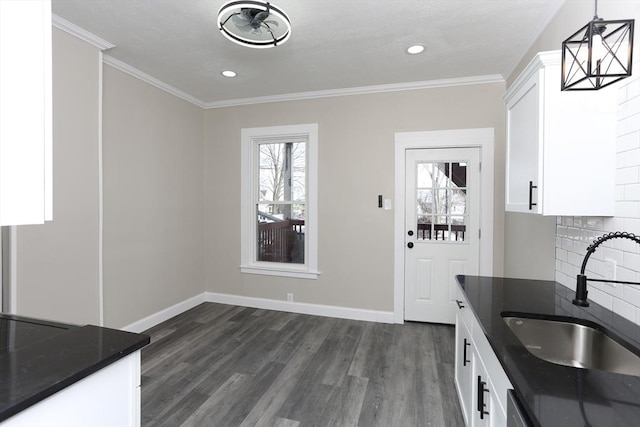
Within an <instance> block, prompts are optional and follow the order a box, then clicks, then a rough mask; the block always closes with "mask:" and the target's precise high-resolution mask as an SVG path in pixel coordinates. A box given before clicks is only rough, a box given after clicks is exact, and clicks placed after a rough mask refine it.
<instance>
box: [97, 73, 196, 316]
mask: <svg viewBox="0 0 640 427" xmlns="http://www.w3.org/2000/svg"><path fill="white" fill-rule="evenodd" d="M202 122H203V110H202V109H201V108H200V107H197V106H195V105H193V104H191V103H188V102H186V101H183V100H181V99H179V98H176V97H175V96H173V95H170V94H168V93H166V92H164V91H162V90H159V89H158V88H156V87H153V86H150V85H148V84H147V83H144V82H142V81H141V80H138V79H136V78H134V77H131V76H130V75H128V74H125V73H123V72H121V71H119V70H116V69H114V68H112V67H110V66H106V65H105V67H104V111H103V128H104V132H103V135H104V136H103V159H104V172H103V174H104V175H103V176H104V289H105V290H104V301H105V323H106V325H107V326H112V327H122V326H125V325H128V324H130V323H133V322H135V321H137V320H140V319H142V318H144V317H146V316H148V315H151V314H154V313H156V312H158V311H161V310H163V309H165V308H167V307H170V306H172V305H174V304H177V303H179V302H182V301H184V300H186V299H188V298H190V297H193V296H196V295H200V294H202V292H203V290H204V285H203V283H204V279H203V277H204V265H203V245H204V237H203V202H202V200H203V193H204V189H203V161H202V157H203V131H202Z"/></svg>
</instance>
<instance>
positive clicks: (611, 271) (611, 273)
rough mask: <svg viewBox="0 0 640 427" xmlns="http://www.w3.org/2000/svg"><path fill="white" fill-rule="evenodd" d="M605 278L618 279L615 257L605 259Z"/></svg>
mask: <svg viewBox="0 0 640 427" xmlns="http://www.w3.org/2000/svg"><path fill="white" fill-rule="evenodd" d="M604 265H605V277H604V278H605V279H607V280H616V265H617V263H616V260H615V259H608V258H607V259H605V260H604Z"/></svg>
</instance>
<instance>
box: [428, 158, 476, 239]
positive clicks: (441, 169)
mask: <svg viewBox="0 0 640 427" xmlns="http://www.w3.org/2000/svg"><path fill="white" fill-rule="evenodd" d="M416 177H417V187H416V200H417V204H416V209H417V212H416V214H417V215H416V218H417V222H418V223H417V227H416V229H417V230H418V235H417V240H430V241H441V242H464V241H465V233H466V227H467V223H468V219H469V216H468V212H467V190H468V188H467V163H466V162H461V161H458V162H444V161H442V162H422V163H418V164H417V165H416Z"/></svg>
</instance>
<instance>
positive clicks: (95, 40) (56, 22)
mask: <svg viewBox="0 0 640 427" xmlns="http://www.w3.org/2000/svg"><path fill="white" fill-rule="evenodd" d="M51 24H52V25H53V26H54V27H56V28H58V29H60V30H62V31H66V32H67V33H69V34H71V35H72V36H76V37H77V38H79V39H80V40H84V41H85V42H87V43H89V44H90V45H93V46H95V47H97V48H98V49H100V50H102V51H105V50H109V49H113V48H114V47H116V45H114V44H113V43H109V42H108V41H106V40H104V39H102V38H100V37H98V36H96V35H95V34H92V33H90V32H89V31H87V30H85V29H84V28H80V27H78V26H77V25H76V24H74V23H72V22H69V21H67V20H66V19H64V18H61V17H59V16H58V15H55V14H52V15H51Z"/></svg>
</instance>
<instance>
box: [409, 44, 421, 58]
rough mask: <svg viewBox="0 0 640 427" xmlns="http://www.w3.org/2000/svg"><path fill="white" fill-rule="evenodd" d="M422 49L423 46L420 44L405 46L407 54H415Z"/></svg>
mask: <svg viewBox="0 0 640 427" xmlns="http://www.w3.org/2000/svg"><path fill="white" fill-rule="evenodd" d="M423 51H424V46H422V45H421V44H414V45H413V46H409V47H408V48H407V53H408V54H409V55H417V54H419V53H422V52H423Z"/></svg>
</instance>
